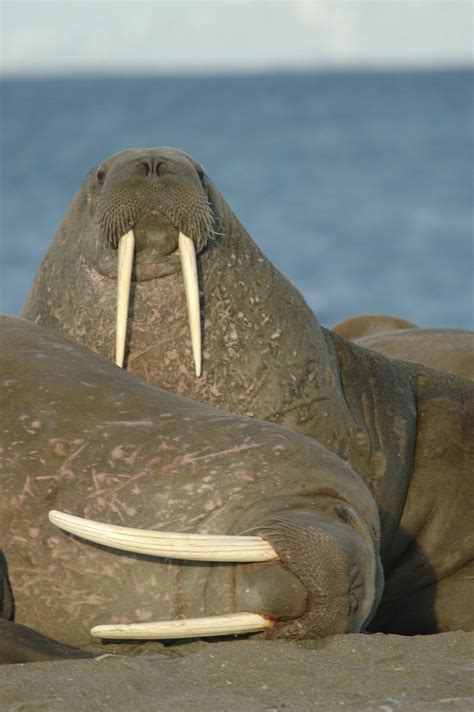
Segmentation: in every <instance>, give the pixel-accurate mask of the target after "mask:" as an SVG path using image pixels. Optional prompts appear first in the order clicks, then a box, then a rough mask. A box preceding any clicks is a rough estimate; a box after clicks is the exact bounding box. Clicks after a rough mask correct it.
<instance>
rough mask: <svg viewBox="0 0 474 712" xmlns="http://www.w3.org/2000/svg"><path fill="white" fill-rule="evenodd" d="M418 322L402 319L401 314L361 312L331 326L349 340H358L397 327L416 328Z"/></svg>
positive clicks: (335, 331) (393, 329)
mask: <svg viewBox="0 0 474 712" xmlns="http://www.w3.org/2000/svg"><path fill="white" fill-rule="evenodd" d="M416 328H418V327H417V326H416V324H413V322H411V321H408V320H407V319H402V318H401V317H399V316H390V315H388V314H360V315H359V316H352V317H349V318H348V319H343V321H339V322H338V323H337V324H334V326H331V331H333V332H334V333H335V334H339V336H343V337H344V338H345V339H349V341H356V340H357V339H361V338H363V337H364V336H372V335H373V334H380V333H381V332H384V331H395V330H397V329H416Z"/></svg>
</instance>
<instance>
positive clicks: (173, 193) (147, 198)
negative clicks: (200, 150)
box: [88, 148, 216, 376]
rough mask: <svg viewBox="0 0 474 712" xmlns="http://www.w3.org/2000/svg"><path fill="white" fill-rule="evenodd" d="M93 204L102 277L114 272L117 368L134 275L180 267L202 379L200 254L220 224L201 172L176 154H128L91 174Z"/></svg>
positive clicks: (166, 151)
mask: <svg viewBox="0 0 474 712" xmlns="http://www.w3.org/2000/svg"><path fill="white" fill-rule="evenodd" d="M88 200H89V202H90V206H91V209H92V211H94V212H95V217H96V223H97V224H98V226H99V235H98V238H99V239H98V241H97V242H96V248H97V255H96V258H97V268H98V271H99V272H101V274H103V275H107V276H113V275H114V273H115V272H116V273H117V283H118V293H117V333H116V354H115V361H116V363H117V365H118V366H123V362H124V355H125V341H126V334H127V322H128V310H129V296H130V286H131V278H132V271H133V273H134V279H135V281H145V280H151V279H157V278H160V277H166V276H168V275H170V274H174V273H176V272H178V271H179V268H180V266H181V270H182V272H183V277H184V288H185V293H186V301H187V309H188V318H189V326H190V331H191V341H192V351H193V357H194V363H195V368H196V376H200V375H201V324H200V305H199V287H198V278H197V267H196V252H200V251H201V250H202V249H203V248H204V247H205V246H206V245H207V242H208V240H209V238H210V237H211V236H212V235H213V232H214V230H213V226H214V221H215V218H216V215H215V213H214V211H213V209H212V208H211V205H210V196H209V187H208V186H207V185H206V183H205V179H204V170H203V169H202V167H201V166H200V165H199V164H198V163H196V161H194V160H193V159H191V158H190V157H189V156H186V155H185V154H184V153H181V152H179V151H176V150H174V149H166V148H165V149H159V150H157V149H145V150H135V151H134V150H132V151H130V150H129V151H123V152H122V153H120V154H119V155H118V156H114V157H112V158H109V159H108V160H106V161H104V162H103V163H101V164H100V165H99V166H98V168H97V169H95V170H94V171H92V174H91V175H90V177H89V193H88ZM117 248H118V260H117V255H116V252H117ZM114 253H115V254H114Z"/></svg>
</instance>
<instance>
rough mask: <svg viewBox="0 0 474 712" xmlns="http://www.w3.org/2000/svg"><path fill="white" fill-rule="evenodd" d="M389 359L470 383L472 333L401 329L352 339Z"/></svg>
mask: <svg viewBox="0 0 474 712" xmlns="http://www.w3.org/2000/svg"><path fill="white" fill-rule="evenodd" d="M355 343H356V344H359V346H363V347H364V348H365V349H371V350H372V351H377V352H378V353H381V354H384V355H385V356H388V357H390V358H395V359H402V360H403V361H415V362H417V363H422V364H424V365H425V366H429V367H430V368H435V369H437V370H439V371H445V372H446V373H452V374H453V375H455V376H462V377H463V378H469V379H470V380H474V333H473V332H472V331H466V330H463V329H401V330H398V331H387V332H382V333H379V334H372V335H371V336H364V337H362V338H358V339H355Z"/></svg>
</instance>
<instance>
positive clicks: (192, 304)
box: [178, 232, 201, 376]
mask: <svg viewBox="0 0 474 712" xmlns="http://www.w3.org/2000/svg"><path fill="white" fill-rule="evenodd" d="M178 247H179V256H180V258H181V269H182V271H183V279H184V291H185V294H186V304H187V307H188V321H189V330H190V332H191V345H192V349H193V358H194V365H195V367H196V376H200V375H201V309H200V306H199V285H198V277H197V265H196V250H195V249H194V243H193V241H192V240H191V238H189V237H186V235H185V234H184V233H182V232H180V233H179V237H178Z"/></svg>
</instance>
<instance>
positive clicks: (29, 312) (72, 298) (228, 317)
mask: <svg viewBox="0 0 474 712" xmlns="http://www.w3.org/2000/svg"><path fill="white" fill-rule="evenodd" d="M290 245H291V241H289V249H293V248H292V247H290ZM183 286H184V289H183ZM22 316H23V317H25V318H27V319H30V320H32V321H35V322H37V323H40V324H42V325H44V326H47V327H48V328H50V329H52V330H54V331H57V332H59V333H61V334H62V335H63V336H67V337H68V338H70V339H72V340H74V341H77V342H79V343H81V344H83V345H84V346H87V347H88V348H90V349H92V350H93V351H95V352H97V353H99V354H101V355H102V356H104V357H106V358H108V359H110V360H116V362H117V363H118V364H119V365H121V366H122V365H123V366H125V368H126V369H127V370H128V371H130V372H132V373H134V374H135V375H137V376H140V377H141V378H143V379H144V380H146V381H149V382H151V383H153V384H155V385H158V386H160V387H163V388H166V389H168V390H171V391H174V392H175V393H178V394H180V395H186V396H189V397H191V398H194V399H196V400H200V401H204V402H208V403H211V404H213V405H215V406H217V407H219V408H222V409H224V410H230V411H232V412H235V413H239V414H243V415H249V416H254V417H258V418H260V419H264V420H273V421H277V422H280V423H282V424H285V425H288V426H289V427H292V428H294V429H296V430H301V431H303V432H305V433H308V434H313V433H314V422H313V421H314V419H315V418H316V419H317V421H318V423H319V427H318V436H319V437H320V438H321V437H323V436H322V435H321V432H320V431H321V427H320V426H321V423H323V424H324V429H327V433H328V440H327V441H326V442H327V444H331V441H334V442H337V439H338V432H339V430H340V427H339V423H341V422H342V417H339V418H338V419H337V420H336V419H334V420H332V419H331V418H330V417H328V416H329V415H330V411H331V410H332V409H334V408H339V407H341V408H342V409H344V407H345V406H344V404H343V398H342V395H339V396H337V395H336V397H333V396H334V394H335V391H337V390H338V389H339V385H338V383H339V382H338V379H337V377H335V369H336V368H337V366H336V364H335V357H334V355H333V354H332V353H330V352H328V347H327V343H326V338H325V336H324V333H323V331H322V330H321V329H320V327H319V324H318V322H317V320H316V318H315V316H314V314H313V313H312V312H311V310H310V309H309V307H308V305H307V304H306V302H305V301H304V299H303V297H302V295H301V294H300V293H299V291H298V290H297V289H296V288H295V287H294V286H293V285H292V284H291V283H290V282H289V281H288V280H287V279H286V278H285V277H284V276H283V275H282V274H281V273H280V272H278V270H276V269H275V267H274V266H273V265H272V264H271V262H269V260H268V259H267V258H266V257H265V256H264V255H263V254H262V253H261V252H260V250H259V249H258V247H257V246H256V244H255V243H254V242H253V240H252V239H251V237H250V236H249V234H248V233H247V231H246V230H245V228H244V227H243V226H242V224H241V223H240V222H239V220H238V219H237V217H236V216H235V215H234V213H233V212H232V210H231V209H230V208H229V206H228V205H227V203H226V202H225V200H224V198H223V197H222V196H221V194H220V192H219V190H218V189H217V188H216V186H215V185H214V184H213V182H212V181H211V180H210V178H209V177H208V175H207V174H206V173H205V171H204V170H203V168H202V167H201V166H200V165H199V164H198V163H197V162H196V161H194V160H193V159H192V158H190V157H189V156H187V155H186V154H185V153H183V152H181V151H178V150H176V149H171V148H135V149H128V150H125V151H122V152H121V153H118V154H116V155H114V156H111V157H110V158H108V159H107V160H105V161H103V162H102V163H100V164H99V165H98V166H97V167H96V168H94V169H93V170H92V171H91V172H90V173H89V175H88V176H87V177H86V179H85V181H84V183H83V184H82V186H81V187H80V189H79V190H78V192H77V194H76V196H75V197H74V199H73V201H72V203H71V205H70V206H69V208H68V211H67V213H66V215H65V217H64V220H63V222H62V225H61V226H60V228H59V230H58V232H57V234H56V237H55V239H54V241H53V243H52V245H51V246H50V248H49V251H48V253H47V255H46V257H45V259H44V260H43V263H42V266H41V268H40V270H39V271H38V274H37V276H36V278H35V282H34V284H33V287H32V290H31V292H30V295H29V297H28V300H27V303H26V305H25V307H24V310H23V313H22ZM190 332H191V339H190V338H189V334H190ZM115 335H116V337H117V338H116V348H115V347H114V336H115ZM193 359H194V368H192V369H191V368H190V366H191V365H192V363H193ZM197 376H198V377H197ZM329 396H331V397H329ZM316 400H318V401H322V402H324V404H325V405H324V408H323V410H324V412H323V414H322V415H323V416H324V417H323V418H322V417H321V415H320V414H318V415H315V411H314V408H312V407H311V403H314V402H315V401H316ZM338 400H340V404H341V405H340V404H338ZM298 405H299V406H301V407H299V408H298V407H297V406H298ZM326 423H327V426H326ZM323 439H324V438H323Z"/></svg>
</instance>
